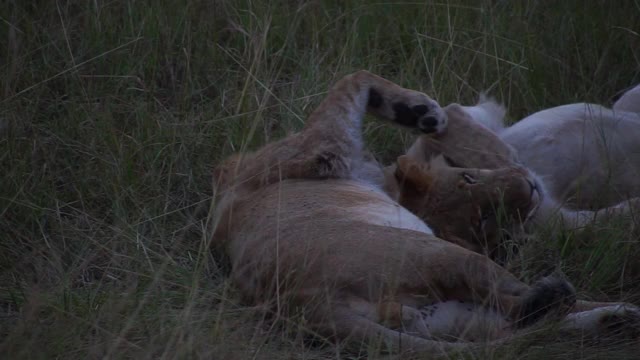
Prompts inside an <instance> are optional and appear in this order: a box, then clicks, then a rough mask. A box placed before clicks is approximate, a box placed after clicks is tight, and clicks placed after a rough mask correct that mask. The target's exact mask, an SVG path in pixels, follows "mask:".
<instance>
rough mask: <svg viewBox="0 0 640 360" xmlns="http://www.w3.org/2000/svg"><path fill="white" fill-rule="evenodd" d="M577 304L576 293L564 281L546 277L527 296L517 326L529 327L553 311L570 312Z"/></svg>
mask: <svg viewBox="0 0 640 360" xmlns="http://www.w3.org/2000/svg"><path fill="white" fill-rule="evenodd" d="M575 302H576V291H575V289H574V288H573V286H572V285H571V284H570V283H569V282H567V281H566V280H564V279H561V278H558V277H551V276H548V277H545V278H543V279H541V280H540V281H538V282H536V283H535V284H534V285H533V286H532V287H531V290H529V293H528V294H526V295H525V298H524V299H523V304H522V308H521V310H520V316H519V319H518V320H517V321H516V326H517V327H519V328H522V327H525V326H529V325H531V324H533V323H535V322H536V321H538V320H540V319H541V318H542V317H544V316H545V315H546V314H548V313H549V312H550V311H552V310H556V309H557V310H561V311H566V310H568V309H569V308H570V307H571V306H573V304H575Z"/></svg>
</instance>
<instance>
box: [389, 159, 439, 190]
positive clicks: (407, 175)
mask: <svg viewBox="0 0 640 360" xmlns="http://www.w3.org/2000/svg"><path fill="white" fill-rule="evenodd" d="M397 163H398V167H397V168H396V178H397V179H398V182H399V184H400V188H405V187H406V185H411V186H413V187H415V188H416V190H418V191H420V192H426V191H427V190H429V188H430V187H431V184H432V183H433V176H432V175H431V173H430V171H429V170H430V169H429V166H428V165H427V164H425V163H422V162H418V161H416V160H414V159H412V158H411V157H410V156H407V155H402V156H400V157H399V158H398V160H397Z"/></svg>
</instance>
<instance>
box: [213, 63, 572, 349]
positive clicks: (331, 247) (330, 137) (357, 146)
mask: <svg viewBox="0 0 640 360" xmlns="http://www.w3.org/2000/svg"><path fill="white" fill-rule="evenodd" d="M366 112H369V113H372V114H373V115H376V116H377V117H379V118H381V119H385V120H387V121H389V122H391V123H395V124H398V125H401V126H404V127H407V128H412V129H417V130H420V131H422V132H424V133H440V132H442V131H443V130H444V128H445V127H446V115H445V113H444V112H443V110H442V109H441V108H440V107H439V106H438V104H437V103H436V102H435V101H433V100H431V99H430V98H429V97H427V96H426V95H424V94H422V93H419V92H415V91H411V90H407V89H403V88H401V87H399V86H397V85H395V84H393V83H390V82H388V81H386V80H384V79H382V78H380V77H377V76H375V75H372V74H370V73H368V72H365V71H361V72H358V73H355V74H353V75H350V76H347V77H345V78H343V79H342V80H340V81H339V82H338V83H337V84H336V85H335V86H334V88H333V89H332V90H331V91H330V93H329V95H328V97H327V98H326V99H325V100H324V101H323V103H322V104H320V106H319V107H318V109H317V110H316V111H315V112H314V113H313V114H312V115H311V116H310V118H309V120H308V122H307V125H306V127H305V129H304V130H303V131H302V132H300V133H298V134H294V135H292V136H289V137H287V138H285V139H283V140H281V141H278V142H275V143H271V144H269V145H266V146H265V147H263V148H262V149H260V150H258V151H257V152H256V153H253V154H248V155H244V156H235V157H232V158H231V159H230V160H229V161H228V162H226V163H224V164H222V165H221V166H220V167H219V168H218V169H217V170H216V177H217V178H216V180H217V183H218V191H219V193H221V194H222V195H221V196H220V200H219V201H218V207H217V209H216V211H217V214H218V216H219V219H220V223H219V224H218V227H217V230H216V233H215V235H214V236H215V237H216V240H217V241H221V242H223V243H224V245H225V246H226V249H227V253H228V255H229V257H230V258H231V262H232V268H233V269H232V274H231V276H232V278H233V281H234V283H235V284H236V285H237V286H238V288H239V289H240V290H241V292H242V294H243V295H244V296H246V297H247V298H248V299H249V300H250V301H253V302H260V303H265V302H270V303H271V304H273V307H274V309H275V310H277V311H281V312H285V313H286V312H288V311H292V310H294V309H296V308H297V309H300V310H301V311H303V313H304V318H305V319H307V321H308V327H309V328H310V330H311V331H313V332H316V333H319V334H321V335H323V336H327V337H330V338H334V339H336V340H339V341H343V340H346V339H348V338H353V340H354V341H356V342H361V341H363V340H364V341H372V340H373V341H375V340H380V339H382V340H383V341H384V343H385V344H387V345H388V346H389V347H391V348H393V349H396V350H398V348H399V347H400V346H402V347H403V348H405V349H413V350H417V351H428V352H434V353H437V352H441V351H446V350H450V349H456V348H460V347H463V346H466V345H464V344H459V343H440V342H436V341H434V340H432V339H430V338H429V334H428V333H415V332H414V333H407V332H403V331H402V329H403V328H417V329H419V328H420V327H415V326H413V325H414V324H415V322H416V321H417V320H420V319H421V318H422V314H421V313H420V312H419V311H418V309H420V308H422V307H424V306H428V305H432V304H434V303H437V302H442V301H447V300H459V301H464V302H467V303H470V304H476V305H477V306H478V307H481V308H485V307H487V308H490V309H492V310H493V311H495V312H496V313H497V314H499V315H501V316H502V317H503V318H505V319H510V321H512V322H513V324H515V325H516V326H518V327H521V326H524V325H526V324H530V323H532V322H534V321H535V320H536V319H539V318H540V317H542V316H543V314H545V313H546V312H548V311H549V310H551V309H553V308H559V307H560V308H566V307H567V306H571V304H572V303H573V298H574V297H573V291H572V288H571V286H570V285H569V284H567V283H566V282H564V281H561V280H548V279H547V280H546V281H543V282H541V283H540V284H539V285H537V286H534V287H531V286H529V285H527V284H524V283H522V282H521V281H519V280H518V279H516V278H515V277H514V276H513V275H511V274H510V273H508V272H507V271H506V270H504V269H503V268H501V267H500V266H498V265H497V264H495V263H493V262H492V261H490V260H489V259H488V258H486V257H485V256H482V255H480V254H477V253H474V252H472V251H468V250H466V249H463V248H461V247H459V246H457V245H454V244H452V243H449V242H446V241H443V240H440V239H438V238H436V237H435V236H433V235H432V232H431V229H429V227H428V226H426V225H425V224H424V223H423V222H422V221H420V220H419V219H418V218H417V217H415V216H414V215H412V214H411V213H410V212H408V211H407V210H405V209H404V208H402V207H400V206H399V205H398V204H397V203H395V202H394V201H393V200H392V199H391V198H389V196H387V195H386V194H385V193H384V192H383V191H382V190H381V187H382V183H381V181H382V178H383V176H382V172H381V170H380V168H379V166H378V165H377V164H376V163H372V162H371V161H368V160H366V157H365V156H364V155H363V151H364V147H363V140H362V135H361V122H362V118H363V116H364V115H365V113H366ZM375 179H379V181H380V183H375V181H372V180H375ZM520 181H521V182H522V183H523V184H528V181H527V179H526V177H524V176H523V177H521V179H520ZM525 186H528V185H525ZM535 205H536V204H535V199H532V202H531V204H530V206H535ZM465 312H466V311H465ZM459 315H461V316H462V315H464V316H466V315H465V314H459ZM444 320H446V321H449V323H450V324H451V326H452V327H453V326H454V325H455V321H456V314H455V313H454V314H452V315H451V316H448V317H446V319H444ZM439 325H440V328H441V329H444V330H443V331H444V332H446V330H447V328H446V324H444V325H443V324H442V323H440V324H439ZM479 337H482V336H479Z"/></svg>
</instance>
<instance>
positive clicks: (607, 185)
mask: <svg viewBox="0 0 640 360" xmlns="http://www.w3.org/2000/svg"><path fill="white" fill-rule="evenodd" d="M489 103H490V102H485V104H479V106H475V107H468V108H467V109H468V110H470V111H471V112H472V113H471V115H472V117H473V118H474V119H475V120H477V121H479V122H480V123H482V124H484V125H486V126H488V127H490V128H491V129H492V130H494V131H495V132H496V134H497V135H498V136H499V137H500V139H502V140H503V141H504V142H505V143H506V144H509V145H510V146H512V147H513V148H514V149H515V150H516V152H517V154H518V157H519V158H520V160H521V161H522V163H524V164H526V166H527V167H528V168H529V169H530V170H532V171H533V172H535V173H536V174H537V175H538V176H539V177H540V178H541V179H542V180H543V181H544V183H545V185H546V188H547V190H548V193H549V194H550V196H552V197H553V198H555V199H557V200H558V201H559V202H561V203H567V204H568V205H570V206H571V207H573V208H576V209H602V208H606V207H608V206H614V205H616V204H617V205H620V204H621V202H623V201H625V200H627V199H629V198H633V197H639V196H640V181H638V178H639V177H640V141H638V139H640V85H638V86H636V87H635V88H633V89H631V90H629V91H627V92H625V93H624V94H623V95H622V96H621V97H620V99H618V100H617V101H616V102H615V103H614V104H613V109H609V108H606V107H604V106H601V105H597V104H589V103H576V104H568V105H562V106H557V107H553V108H549V109H545V110H542V111H538V112H536V113H534V114H531V115H529V116H527V117H525V118H524V119H522V120H520V121H518V122H516V123H515V124H513V125H511V126H509V127H507V126H505V124H504V122H503V116H500V115H504V113H502V114H500V113H497V112H496V111H495V109H496V106H498V107H499V105H497V104H495V103H493V104H492V105H490V106H487V104H489Z"/></svg>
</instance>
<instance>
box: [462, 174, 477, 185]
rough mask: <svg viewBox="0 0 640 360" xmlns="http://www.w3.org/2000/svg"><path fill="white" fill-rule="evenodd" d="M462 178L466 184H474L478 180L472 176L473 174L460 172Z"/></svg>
mask: <svg viewBox="0 0 640 360" xmlns="http://www.w3.org/2000/svg"><path fill="white" fill-rule="evenodd" d="M462 178H463V179H464V181H466V182H467V184H475V183H477V182H478V181H477V180H476V178H474V177H473V176H471V175H469V174H467V173H462Z"/></svg>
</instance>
